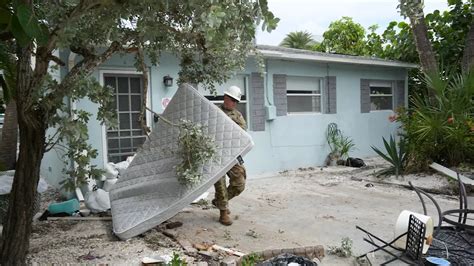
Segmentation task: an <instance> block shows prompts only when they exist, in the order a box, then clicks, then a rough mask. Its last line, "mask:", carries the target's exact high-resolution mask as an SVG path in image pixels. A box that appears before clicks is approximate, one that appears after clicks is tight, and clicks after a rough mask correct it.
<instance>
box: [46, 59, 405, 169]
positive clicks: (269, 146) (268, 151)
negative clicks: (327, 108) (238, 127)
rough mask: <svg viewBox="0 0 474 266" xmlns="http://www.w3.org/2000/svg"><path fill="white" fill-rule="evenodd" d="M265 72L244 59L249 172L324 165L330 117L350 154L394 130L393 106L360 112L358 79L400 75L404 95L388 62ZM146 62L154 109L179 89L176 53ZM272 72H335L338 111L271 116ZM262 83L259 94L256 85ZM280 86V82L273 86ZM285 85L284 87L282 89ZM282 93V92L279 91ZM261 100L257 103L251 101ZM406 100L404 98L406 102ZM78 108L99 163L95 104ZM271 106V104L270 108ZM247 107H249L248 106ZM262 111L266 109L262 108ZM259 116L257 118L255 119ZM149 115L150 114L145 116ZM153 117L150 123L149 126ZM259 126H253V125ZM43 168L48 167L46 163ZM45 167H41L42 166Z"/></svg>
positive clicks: (284, 66)
mask: <svg viewBox="0 0 474 266" xmlns="http://www.w3.org/2000/svg"><path fill="white" fill-rule="evenodd" d="M133 61H134V58H133V56H132V55H125V56H123V57H121V56H115V57H113V58H112V59H110V60H108V61H107V62H106V63H104V64H103V65H101V66H100V67H99V68H98V69H97V70H96V71H94V73H93V74H92V76H93V77H94V78H96V79H97V80H99V81H100V80H101V76H102V74H103V73H107V72H110V71H112V72H114V71H119V72H121V73H126V72H130V73H133V72H135V71H136V70H135V69H134V68H133ZM265 62H266V69H265V72H266V73H265V74H264V75H261V74H257V73H256V72H258V68H257V67H256V64H255V60H254V59H249V60H248V61H247V64H246V67H245V69H244V71H242V72H239V73H238V74H245V75H247V76H248V77H249V82H248V85H249V88H248V98H247V99H248V104H247V105H248V107H247V110H248V112H247V113H248V116H249V117H247V119H248V120H249V121H248V122H249V125H252V126H251V128H250V131H249V133H250V135H251V136H252V137H253V139H254V142H255V147H254V148H253V150H252V151H251V152H250V153H249V154H247V155H246V156H245V158H244V160H245V165H246V168H247V171H248V174H249V176H250V178H251V177H252V176H256V175H263V174H269V173H274V172H278V171H282V170H285V169H295V168H298V167H309V166H322V165H323V164H324V161H325V159H326V156H327V154H328V153H329V147H328V145H327V143H326V139H325V131H326V128H327V125H328V124H329V123H337V125H338V126H339V128H340V129H341V130H342V131H343V133H344V135H346V136H349V137H351V138H352V139H353V140H354V143H355V145H356V146H355V148H356V149H355V150H354V151H353V152H351V153H350V155H351V156H357V157H366V156H371V155H375V153H374V152H373V151H372V149H371V148H370V146H371V145H374V146H380V145H382V137H386V138H387V137H389V136H390V134H392V133H394V132H395V131H396V130H397V127H398V125H397V124H395V123H390V122H389V121H388V116H389V115H391V114H393V112H392V111H375V112H369V113H361V100H360V98H361V96H360V95H361V79H377V80H404V81H405V90H404V92H405V98H406V97H407V96H406V94H407V93H406V92H407V91H408V90H407V88H406V86H407V85H406V84H407V82H406V75H407V72H406V70H405V69H402V68H389V67H379V66H363V65H348V64H326V63H315V62H302V61H283V60H272V59H268V60H265ZM147 64H148V65H149V66H150V67H149V88H148V89H149V92H150V97H149V106H150V107H151V109H152V110H154V111H155V112H157V113H161V112H162V111H163V106H162V100H163V99H164V98H170V99H171V97H172V96H173V95H174V93H175V92H176V90H177V84H176V81H177V79H178V69H179V62H178V60H177V59H176V57H174V56H172V55H169V54H163V55H162V57H161V60H160V65H159V66H151V64H150V62H147ZM274 74H286V75H296V76H311V77H321V78H324V77H328V76H329V77H335V83H336V93H335V95H336V105H337V108H335V109H333V110H332V111H334V110H336V111H335V112H336V113H333V112H329V113H324V112H323V113H307V114H286V115H281V112H280V113H279V116H275V117H274V119H272V120H268V119H266V117H267V116H268V115H269V114H268V111H269V109H270V110H271V109H272V106H274V105H275V103H276V100H278V99H274V92H273V88H274V84H273V82H274V81H273V75H274ZM165 75H170V76H171V77H173V79H174V84H173V86H172V87H165V86H164V84H163V77H164V76H165ZM257 85H258V86H263V94H261V89H260V88H256V87H255V88H254V87H253V86H257ZM277 88H278V86H277ZM254 91H258V92H259V93H260V94H259V95H258V96H257V97H263V98H264V99H263V104H264V108H262V106H261V98H258V99H257V98H253V96H252V93H253V92H254ZM281 91H284V90H281ZM280 96H281V97H280V98H282V97H283V98H284V96H282V95H280ZM257 102H259V104H258V105H260V106H258V105H256V104H255V103H257ZM406 102H407V101H406V100H405V103H406ZM75 107H76V108H78V109H86V110H88V111H89V112H91V113H92V115H93V116H92V118H91V119H90V121H89V123H88V126H89V143H90V144H91V145H92V146H93V147H96V148H97V149H98V150H99V155H98V157H97V158H96V159H94V160H93V162H92V163H93V164H95V165H98V166H99V167H100V166H103V165H104V163H105V162H106V160H107V159H106V154H105V152H104V151H106V144H105V140H106V139H105V128H104V127H103V126H101V125H100V123H99V122H98V121H97V120H96V119H95V118H96V115H97V105H96V104H94V103H91V102H90V101H89V100H87V99H83V100H80V101H78V102H76V103H75ZM269 107H270V108H269ZM249 110H250V112H249ZM262 112H265V114H263V113H262ZM253 119H258V123H254V122H255V120H253ZM148 121H151V114H150V115H149V116H148ZM152 124H153V123H152V122H151V123H150V125H151V126H152ZM253 128H254V129H255V128H256V129H258V130H260V131H255V130H254V129H253ZM46 170H47V169H46ZM42 171H43V172H44V171H45V169H42Z"/></svg>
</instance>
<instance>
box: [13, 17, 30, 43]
mask: <svg viewBox="0 0 474 266" xmlns="http://www.w3.org/2000/svg"><path fill="white" fill-rule="evenodd" d="M11 31H12V34H13V36H14V37H15V39H16V40H17V41H18V43H19V44H20V46H26V45H27V44H28V43H29V42H30V41H31V38H30V37H29V36H28V35H27V34H26V32H25V31H24V30H23V28H22V27H21V25H20V22H19V21H18V18H17V17H16V16H13V17H12V23H11Z"/></svg>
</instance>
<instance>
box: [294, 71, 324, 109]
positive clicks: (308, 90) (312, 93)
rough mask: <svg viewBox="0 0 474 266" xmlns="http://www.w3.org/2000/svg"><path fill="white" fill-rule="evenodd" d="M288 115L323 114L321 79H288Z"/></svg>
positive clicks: (297, 77)
mask: <svg viewBox="0 0 474 266" xmlns="http://www.w3.org/2000/svg"><path fill="white" fill-rule="evenodd" d="M286 82H287V88H286V96H287V104H288V113H321V79H320V78H315V77H299V76H288V77H287V81H286Z"/></svg>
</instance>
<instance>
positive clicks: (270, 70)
mask: <svg viewBox="0 0 474 266" xmlns="http://www.w3.org/2000/svg"><path fill="white" fill-rule="evenodd" d="M274 74H286V75H297V76H316V77H324V76H335V77H336V90H337V94H336V96H337V101H336V102H337V113H336V114H323V113H312V114H287V115H285V116H276V118H275V119H274V120H271V121H266V126H265V128H266V130H265V131H262V132H251V134H252V136H253V138H254V141H255V143H256V146H255V148H254V149H253V150H252V151H251V152H250V153H249V154H248V155H247V156H246V158H245V160H246V166H247V168H248V170H249V173H250V174H257V175H258V174H264V173H271V172H276V171H281V170H285V169H295V168H298V167H309V166H321V165H323V164H324V161H325V159H326V156H327V154H328V153H329V147H328V145H327V142H326V138H325V131H326V128H327V125H328V124H329V123H336V124H337V125H338V127H339V128H340V129H341V130H342V132H343V133H344V135H346V136H349V137H351V138H352V139H353V140H354V143H355V145H356V146H355V150H354V151H353V152H351V153H350V155H351V156H357V157H366V156H372V155H375V153H374V152H373V150H372V149H371V148H370V146H371V145H374V146H380V145H382V137H386V138H387V137H389V136H390V134H392V133H394V132H395V131H396V130H397V128H398V125H397V124H396V123H390V122H389V121H388V116H389V115H391V114H393V112H392V111H373V112H369V113H361V111H360V110H361V108H360V105H361V103H360V79H385V80H405V79H406V74H407V73H406V70H405V69H395V68H386V67H385V68H384V67H370V66H359V65H341V64H324V63H319V64H316V63H312V62H311V63H309V62H306V63H305V62H290V61H281V60H268V61H267V77H268V79H267V84H266V97H267V104H273V103H274V99H273V98H274V96H273V92H272V88H273V80H272V77H273V75H274ZM405 83H406V82H405ZM406 91H407V90H406V89H405V92H406ZM405 102H406V101H405Z"/></svg>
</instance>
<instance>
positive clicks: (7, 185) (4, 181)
mask: <svg viewBox="0 0 474 266" xmlns="http://www.w3.org/2000/svg"><path fill="white" fill-rule="evenodd" d="M14 175H15V170H10V171H6V172H0V195H6V194H10V191H11V190H12V185H13V178H14ZM47 189H48V183H46V181H45V180H44V179H43V178H41V177H40V180H39V182H38V187H37V191H38V192H39V193H43V192H45V191H46V190H47Z"/></svg>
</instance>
